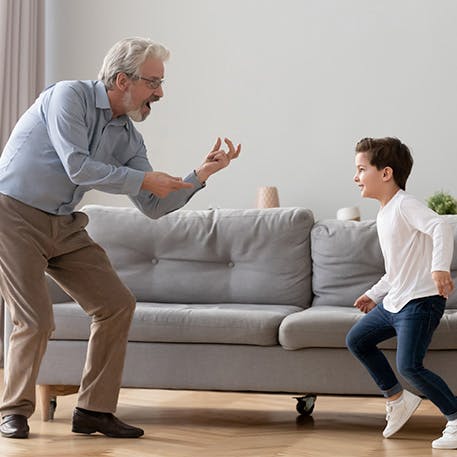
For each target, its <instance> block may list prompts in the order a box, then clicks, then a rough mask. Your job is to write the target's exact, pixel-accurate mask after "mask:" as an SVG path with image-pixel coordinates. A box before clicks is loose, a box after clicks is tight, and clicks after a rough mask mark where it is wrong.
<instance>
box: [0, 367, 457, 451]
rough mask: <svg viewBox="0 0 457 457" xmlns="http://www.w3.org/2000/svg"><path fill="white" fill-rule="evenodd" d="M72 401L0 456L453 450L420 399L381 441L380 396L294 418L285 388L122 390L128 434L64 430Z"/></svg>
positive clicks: (324, 404)
mask: <svg viewBox="0 0 457 457" xmlns="http://www.w3.org/2000/svg"><path fill="white" fill-rule="evenodd" d="M0 375H2V373H1V372H0ZM2 377H3V376H2ZM75 401H76V395H70V396H67V397H59V399H58V406H57V411H56V415H55V419H54V421H52V422H41V420H40V417H39V411H37V412H36V413H35V414H34V415H33V416H32V417H31V419H30V420H29V424H30V428H31V433H30V437H29V439H27V440H14V439H6V438H0V456H1V457H13V456H14V457H18V456H33V457H96V456H100V457H111V456H112V457H143V456H154V457H155V456H156V457H172V456H173V457H175V456H180V457H202V456H205V457H206V456H208V457H257V456H258V457H280V456H281V457H308V456H309V457H322V456H326V457H327V456H331V457H359V456H363V457H379V456H389V457H419V456H420V457H425V456H432V455H433V456H439V457H448V456H453V457H457V450H455V451H446V450H432V448H431V441H432V440H433V439H435V438H437V437H438V436H440V435H441V431H442V429H443V428H444V425H445V420H444V418H443V417H442V416H441V415H440V414H439V412H438V411H437V410H436V408H435V407H434V406H433V405H432V404H431V403H430V402H428V401H424V402H422V404H421V406H420V407H419V409H418V410H417V412H416V413H415V415H414V416H413V417H412V418H411V420H410V421H409V422H408V424H407V425H406V426H405V427H404V428H403V430H401V431H400V432H399V433H398V434H397V435H395V438H391V439H388V440H386V439H383V437H382V435H381V431H382V429H383V428H384V425H385V421H384V401H383V400H382V399H381V398H354V397H329V396H319V397H318V398H317V401H316V407H315V410H314V412H313V415H312V416H310V417H300V416H298V415H297V413H296V412H295V400H293V399H292V398H291V397H290V396H288V395H264V394H244V393H243V394H238V393H216V392H186V391H163V390H162V391H159V390H136V389H135V390H133V389H123V390H122V391H121V395H120V399H119V407H118V411H117V415H118V416H119V417H120V418H121V419H122V420H125V421H127V422H129V423H131V424H133V425H137V426H140V427H142V428H144V429H145V436H144V437H142V438H140V439H133V440H132V439H131V440H127V439H113V438H106V437H104V436H102V435H92V436H84V435H77V434H74V433H72V432H71V413H72V410H73V407H74V404H75Z"/></svg>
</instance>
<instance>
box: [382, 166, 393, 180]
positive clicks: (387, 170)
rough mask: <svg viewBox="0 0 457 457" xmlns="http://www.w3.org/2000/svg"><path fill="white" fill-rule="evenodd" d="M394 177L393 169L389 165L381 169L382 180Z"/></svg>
mask: <svg viewBox="0 0 457 457" xmlns="http://www.w3.org/2000/svg"><path fill="white" fill-rule="evenodd" d="M393 177H394V171H393V170H392V168H391V167H385V168H384V170H383V171H382V180H383V181H385V182H387V181H390V180H391V179H393Z"/></svg>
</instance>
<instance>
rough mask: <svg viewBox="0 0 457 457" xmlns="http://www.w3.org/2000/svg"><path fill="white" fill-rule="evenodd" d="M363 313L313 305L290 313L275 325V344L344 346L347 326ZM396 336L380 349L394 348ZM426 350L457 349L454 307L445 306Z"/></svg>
mask: <svg viewBox="0 0 457 457" xmlns="http://www.w3.org/2000/svg"><path fill="white" fill-rule="evenodd" d="M363 316H364V314H363V313H361V312H360V311H359V310H358V309H357V308H354V307H350V308H349V307H342V306H316V307H311V308H309V309H306V310H303V311H300V312H298V313H294V314H291V315H289V316H287V317H285V318H284V320H283V321H282V323H281V325H280V327H279V343H280V344H281V345H282V346H283V347H284V348H285V349H291V350H294V349H303V348H311V347H312V348H344V347H346V343H345V340H346V335H347V333H348V332H349V330H350V329H351V327H352V326H353V325H354V324H355V323H356V322H357V321H358V320H359V319H361V318H362V317H363ZM396 345H397V342H396V338H391V339H390V340H387V341H384V342H383V343H381V344H380V345H379V347H380V348H382V349H395V348H396ZM430 349H435V350H448V349H453V350H455V349H457V310H456V309H447V310H445V312H444V315H443V317H442V319H441V322H440V325H439V326H438V328H437V329H436V331H435V333H434V335H433V340H432V343H431V345H430Z"/></svg>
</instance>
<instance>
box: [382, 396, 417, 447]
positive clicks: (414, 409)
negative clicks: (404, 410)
mask: <svg viewBox="0 0 457 457" xmlns="http://www.w3.org/2000/svg"><path fill="white" fill-rule="evenodd" d="M421 402H422V398H419V399H418V401H417V404H416V406H414V408H413V409H412V411H411V414H410V415H409V416H408V417H407V418H406V419H405V420H404V421H403V422H402V423H401V424H399V426H398V427H397V428H396V429H394V430H392V431H391V432H390V433H389V434H388V435H384V433H383V434H382V436H383V437H384V438H390V437H391V436H392V435H395V433H397V432H398V431H400V430H401V429H402V427H403V426H404V425H405V424H406V422H408V421H409V419H411V416H412V415H413V414H414V413H415V411H416V409H417V408H419V405H420V404H421Z"/></svg>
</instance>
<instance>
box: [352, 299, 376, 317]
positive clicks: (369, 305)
mask: <svg viewBox="0 0 457 457" xmlns="http://www.w3.org/2000/svg"><path fill="white" fill-rule="evenodd" d="M354 306H355V307H356V308H359V309H360V311H362V313H365V314H366V313H368V312H369V311H371V310H372V309H373V308H374V307H375V306H376V303H375V302H374V301H373V300H372V299H371V298H369V297H368V295H361V296H360V297H359V298H358V299H357V300H356V301H355V302H354Z"/></svg>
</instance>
